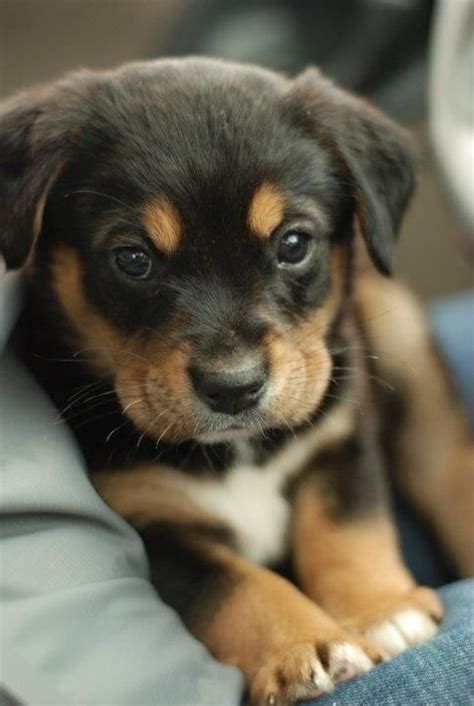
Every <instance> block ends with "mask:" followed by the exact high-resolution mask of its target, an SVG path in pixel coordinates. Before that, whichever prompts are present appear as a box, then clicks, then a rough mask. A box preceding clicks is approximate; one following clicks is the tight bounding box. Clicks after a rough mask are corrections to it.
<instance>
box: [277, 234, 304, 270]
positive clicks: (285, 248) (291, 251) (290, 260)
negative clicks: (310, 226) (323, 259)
mask: <svg viewBox="0 0 474 706" xmlns="http://www.w3.org/2000/svg"><path fill="white" fill-rule="evenodd" d="M311 246H312V239H311V237H310V236H309V235H307V234H306V233H299V232H298V231H296V230H290V231H288V232H287V233H285V234H284V236H283V237H282V238H281V240H280V243H279V245H278V251H277V258H278V264H279V266H280V267H296V266H297V265H301V264H302V263H303V262H305V261H306V259H307V258H308V256H309V254H310V252H311Z"/></svg>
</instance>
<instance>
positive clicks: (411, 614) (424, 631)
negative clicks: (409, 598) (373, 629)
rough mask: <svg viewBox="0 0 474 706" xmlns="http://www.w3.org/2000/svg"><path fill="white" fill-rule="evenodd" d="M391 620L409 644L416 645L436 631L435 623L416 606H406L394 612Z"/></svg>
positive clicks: (429, 637) (428, 638) (432, 635)
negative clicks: (404, 608)
mask: <svg viewBox="0 0 474 706" xmlns="http://www.w3.org/2000/svg"><path fill="white" fill-rule="evenodd" d="M392 622H393V623H394V624H395V625H396V626H397V628H398V629H399V630H400V632H401V634H402V635H403V637H404V638H405V640H406V641H407V643H408V644H409V645H418V644H419V643H420V642H425V641H426V640H430V639H431V638H432V637H434V635H436V633H437V631H438V626H437V625H436V623H435V622H434V621H433V620H431V618H429V617H428V616H427V615H426V613H422V612H421V610H417V609H416V608H407V609H406V610H402V611H400V612H399V613H396V614H395V615H394V616H393V618H392Z"/></svg>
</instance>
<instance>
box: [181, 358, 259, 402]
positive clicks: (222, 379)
mask: <svg viewBox="0 0 474 706" xmlns="http://www.w3.org/2000/svg"><path fill="white" fill-rule="evenodd" d="M190 374H191V379H192V381H193V385H194V389H195V390H196V392H197V394H198V396H199V398H200V399H201V400H202V401H203V402H205V403H206V404H207V406H208V407H210V408H211V409H212V410H213V411H214V412H223V413H224V414H238V413H239V412H243V411H244V410H245V409H249V408H250V407H253V406H254V405H255V404H256V403H257V401H258V399H259V398H260V397H261V395H262V392H263V388H264V386H265V381H266V375H265V369H264V366H263V365H253V366H250V367H248V368H243V369H242V368H239V369H237V370H223V371H219V372H215V371H211V372H210V371H206V370H203V369H200V368H198V367H192V368H191V370H190Z"/></svg>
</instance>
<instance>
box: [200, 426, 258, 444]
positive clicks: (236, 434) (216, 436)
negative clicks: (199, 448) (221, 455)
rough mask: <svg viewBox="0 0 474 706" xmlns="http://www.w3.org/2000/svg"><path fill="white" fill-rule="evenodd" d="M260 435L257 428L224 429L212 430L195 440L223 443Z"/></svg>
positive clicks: (201, 442)
mask: <svg viewBox="0 0 474 706" xmlns="http://www.w3.org/2000/svg"><path fill="white" fill-rule="evenodd" d="M257 435H258V430H257V429H250V428H247V429H244V428H242V429H239V428H232V429H224V430H221V431H210V432H207V433H204V434H199V435H197V436H196V438H195V441H197V442H199V443H200V444H222V443H227V442H231V441H246V440H247V439H251V438H253V437H255V436H257Z"/></svg>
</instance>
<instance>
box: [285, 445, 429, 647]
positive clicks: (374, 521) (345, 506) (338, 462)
mask: <svg viewBox="0 0 474 706" xmlns="http://www.w3.org/2000/svg"><path fill="white" fill-rule="evenodd" d="M292 540H293V557H294V563H295V570H296V574H297V577H298V580H299V582H300V584H301V586H302V588H303V590H304V592H305V593H306V594H307V595H308V596H309V597H310V598H312V599H313V600H314V601H315V602H317V603H318V604H319V605H321V607H323V608H324V609H325V610H327V612H328V613H330V615H332V617H334V618H336V619H337V620H338V622H339V623H340V624H341V625H342V626H343V627H344V628H346V629H349V630H354V631H357V632H361V633H362V634H363V635H365V636H366V637H369V638H370V639H371V640H373V641H375V642H376V643H377V644H378V645H379V647H380V648H381V649H382V650H383V651H384V652H385V653H386V654H387V655H394V654H397V653H398V652H400V651H402V650H403V649H405V648H407V647H409V646H410V645H414V644H417V643H419V642H423V641H424V640H427V639H429V638H430V637H431V636H432V635H434V633H435V632H436V622H437V621H438V620H439V619H440V618H441V615H442V607H441V604H440V601H439V599H438V598H437V596H436V594H435V593H434V592H433V591H431V590H430V589H428V588H423V587H419V586H416V584H415V582H414V580H413V578H412V576H411V575H410V573H409V572H408V570H407V569H406V568H405V566H404V564H403V560H402V558H401V556H400V552H399V548H398V543H397V537H396V533H395V529H394V526H393V524H392V520H391V517H390V513H389V510H388V508H387V506H386V501H385V492H384V487H383V476H382V469H381V468H379V467H377V464H376V460H375V459H370V457H369V455H367V454H366V453H364V451H363V449H361V447H360V445H359V443H358V441H356V440H348V441H347V442H346V443H345V444H344V445H341V446H340V447H339V448H336V447H334V448H333V449H332V450H331V449H328V450H327V451H325V452H324V453H322V454H321V455H320V457H319V459H318V460H316V462H315V466H314V468H313V470H312V471H311V472H308V475H307V477H306V480H305V481H304V482H302V483H301V484H300V486H299V488H298V489H297V491H296V497H295V505H294V519H293V533H292Z"/></svg>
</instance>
